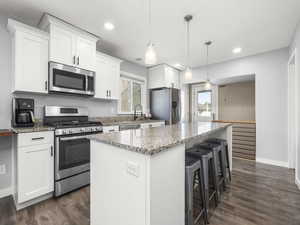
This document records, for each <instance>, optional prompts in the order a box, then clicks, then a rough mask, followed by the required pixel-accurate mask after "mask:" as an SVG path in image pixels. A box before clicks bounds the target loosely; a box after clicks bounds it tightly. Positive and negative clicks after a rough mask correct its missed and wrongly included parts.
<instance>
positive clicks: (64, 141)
mask: <svg viewBox="0 0 300 225" xmlns="http://www.w3.org/2000/svg"><path fill="white" fill-rule="evenodd" d="M44 123H45V125H49V126H54V127H55V128H56V129H55V196H60V195H63V194H65V193H67V192H70V191H72V190H75V189H78V188H80V187H83V186H85V185H88V184H89V183H90V140H89V139H88V138H87V135H89V134H95V133H100V132H102V124H101V123H100V122H94V121H89V120H88V110H87V108H83V107H61V106H46V107H45V111H44Z"/></svg>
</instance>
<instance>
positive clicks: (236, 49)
mask: <svg viewBox="0 0 300 225" xmlns="http://www.w3.org/2000/svg"><path fill="white" fill-rule="evenodd" d="M232 52H233V53H234V54H238V53H241V52H242V48H240V47H237V48H234V49H233V50H232Z"/></svg>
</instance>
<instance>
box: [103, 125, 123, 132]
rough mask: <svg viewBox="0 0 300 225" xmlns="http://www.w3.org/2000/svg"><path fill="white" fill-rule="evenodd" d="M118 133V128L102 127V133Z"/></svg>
mask: <svg viewBox="0 0 300 225" xmlns="http://www.w3.org/2000/svg"><path fill="white" fill-rule="evenodd" d="M116 131H119V126H104V127H103V133H110V132H116Z"/></svg>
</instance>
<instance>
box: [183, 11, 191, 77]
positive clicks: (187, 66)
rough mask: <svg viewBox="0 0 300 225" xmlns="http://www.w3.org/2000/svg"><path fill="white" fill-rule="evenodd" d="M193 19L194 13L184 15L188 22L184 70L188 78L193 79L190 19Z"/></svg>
mask: <svg viewBox="0 0 300 225" xmlns="http://www.w3.org/2000/svg"><path fill="white" fill-rule="evenodd" d="M192 19H193V16H192V15H186V16H185V17H184V20H185V22H186V68H185V71H184V77H185V79H186V80H191V79H192V78H193V72H192V69H191V68H190V21H191V20H192Z"/></svg>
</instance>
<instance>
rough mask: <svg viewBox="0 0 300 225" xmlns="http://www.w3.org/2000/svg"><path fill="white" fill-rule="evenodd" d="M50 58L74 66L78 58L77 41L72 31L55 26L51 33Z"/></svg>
mask: <svg viewBox="0 0 300 225" xmlns="http://www.w3.org/2000/svg"><path fill="white" fill-rule="evenodd" d="M50 40H51V41H50V42H51V44H50V52H49V53H50V54H49V60H50V61H53V62H59V63H62V64H66V65H71V66H73V65H74V64H75V60H76V58H75V57H76V56H75V55H76V52H75V49H76V48H75V45H76V43H75V41H74V35H73V33H72V32H70V31H68V30H65V29H61V28H59V27H55V26H53V27H52V29H51V33H50Z"/></svg>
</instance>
